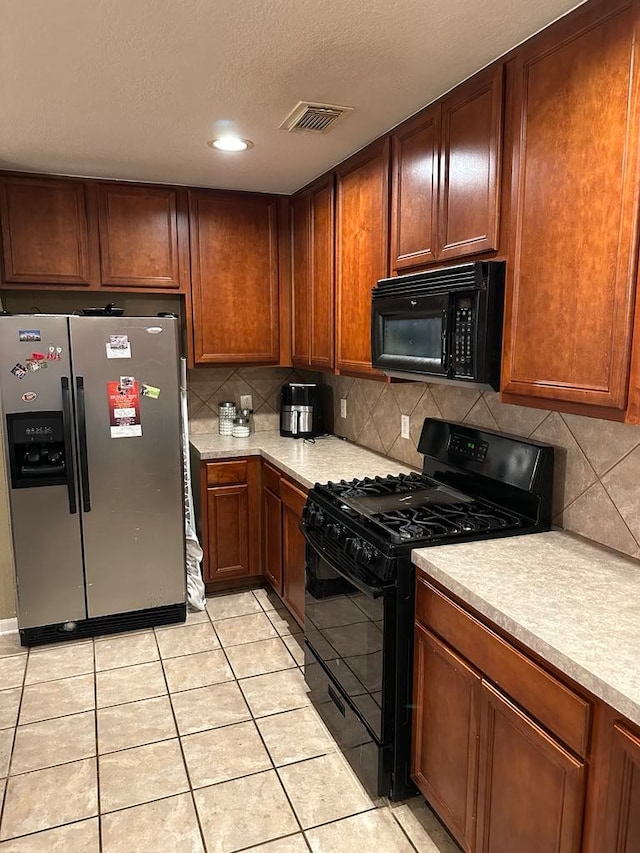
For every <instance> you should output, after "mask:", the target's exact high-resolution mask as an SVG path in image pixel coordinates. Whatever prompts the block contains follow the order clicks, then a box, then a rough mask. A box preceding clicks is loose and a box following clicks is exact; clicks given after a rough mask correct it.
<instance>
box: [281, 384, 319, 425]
mask: <svg viewBox="0 0 640 853" xmlns="http://www.w3.org/2000/svg"><path fill="white" fill-rule="evenodd" d="M323 432H324V426H323V417H322V388H321V386H320V385H318V384H317V383H315V382H314V383H304V382H289V383H288V384H287V385H283V386H282V395H281V403H280V435H282V436H286V437H288V438H314V437H315V436H316V435H321V434H322V433H323Z"/></svg>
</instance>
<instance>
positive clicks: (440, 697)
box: [411, 625, 481, 851]
mask: <svg viewBox="0 0 640 853" xmlns="http://www.w3.org/2000/svg"><path fill="white" fill-rule="evenodd" d="M480 683H481V677H480V675H478V673H477V672H476V671H475V670H473V669H472V668H471V667H470V666H469V665H468V664H467V663H465V661H463V660H462V658H460V657H458V655H456V654H455V653H454V652H453V651H451V649H449V648H448V647H447V646H445V645H444V644H443V643H441V642H440V641H439V640H438V639H436V637H434V636H433V634H431V633H430V632H429V631H425V630H424V628H422V627H421V626H419V625H416V628H415V652H414V680H413V705H414V715H413V748H412V756H411V776H412V778H413V780H414V782H415V783H416V785H417V786H418V788H419V789H420V790H421V791H422V793H423V794H424V796H425V797H426V798H427V800H428V801H429V803H430V804H431V805H432V806H433V808H434V809H435V810H436V811H437V812H438V814H439V815H440V817H441V818H442V820H443V821H444V823H445V824H446V825H447V827H448V829H449V831H450V832H451V834H452V835H453V836H454V837H455V838H456V840H457V841H458V843H459V844H460V845H461V846H462V848H463V849H464V850H467V851H468V850H471V849H472V848H473V836H474V829H475V792H476V777H477V754H478V731H479V713H478V709H479V704H478V703H479V695H480V693H479V691H480Z"/></svg>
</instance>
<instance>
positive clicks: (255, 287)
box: [189, 190, 280, 364]
mask: <svg viewBox="0 0 640 853" xmlns="http://www.w3.org/2000/svg"><path fill="white" fill-rule="evenodd" d="M189 223H190V235H191V283H192V300H193V338H194V360H195V363H196V364H277V363H278V362H279V360H280V343H279V298H278V286H279V270H278V201H277V197H276V196H267V195H256V194H252V193H238V192H219V191H216V190H211V191H207V190H194V191H190V192H189Z"/></svg>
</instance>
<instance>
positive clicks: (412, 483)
mask: <svg viewBox="0 0 640 853" xmlns="http://www.w3.org/2000/svg"><path fill="white" fill-rule="evenodd" d="M430 484H431V483H430V481H429V480H427V479H426V478H425V477H422V476H421V475H420V474H398V475H396V476H394V475H392V474H390V475H389V476H388V477H365V478H364V479H362V480H352V481H351V482H350V483H348V482H347V481H346V480H340V482H339V483H327V485H326V486H323V487H322V488H323V489H326V490H327V491H328V492H330V493H331V494H332V495H336V496H337V497H340V498H363V497H367V496H372V495H395V494H404V493H405V492H416V491H418V490H419V489H424V488H425V487H426V486H428V485H430Z"/></svg>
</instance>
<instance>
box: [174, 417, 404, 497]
mask: <svg viewBox="0 0 640 853" xmlns="http://www.w3.org/2000/svg"><path fill="white" fill-rule="evenodd" d="M191 446H192V447H193V448H194V449H195V450H196V451H197V453H198V454H199V457H200V459H201V460H204V461H209V460H214V459H228V458H230V457H234V456H263V457H264V458H265V459H266V460H267V461H268V462H271V463H272V464H273V465H275V466H276V467H277V468H280V470H281V471H284V472H285V474H288V475H289V476H290V477H291V478H292V479H293V480H295V481H296V482H298V483H300V485H302V486H304V487H305V488H311V486H313V484H314V483H327V482H328V481H329V480H334V481H335V480H353V479H355V478H356V477H358V478H359V477H375V476H386V475H387V474H403V473H404V474H406V473H409V472H410V471H413V470H415V469H414V468H409V467H408V466H407V465H403V464H402V463H401V462H396V461H395V460H394V459H388V458H387V457H386V456H380V455H379V454H377V453H373V451H371V450H366V449H365V448H364V447H358V446H357V445H356V444H351V443H350V442H348V441H343V440H342V439H340V438H336V437H335V436H328V437H325V438H317V439H316V440H315V444H311V443H310V442H308V441H304V440H302V439H299V438H283V437H282V436H281V435H280V432H279V431H278V430H268V431H266V432H257V433H254V434H253V435H251V436H249V438H233V437H232V436H227V435H218V433H207V434H204V435H193V436H191Z"/></svg>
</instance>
